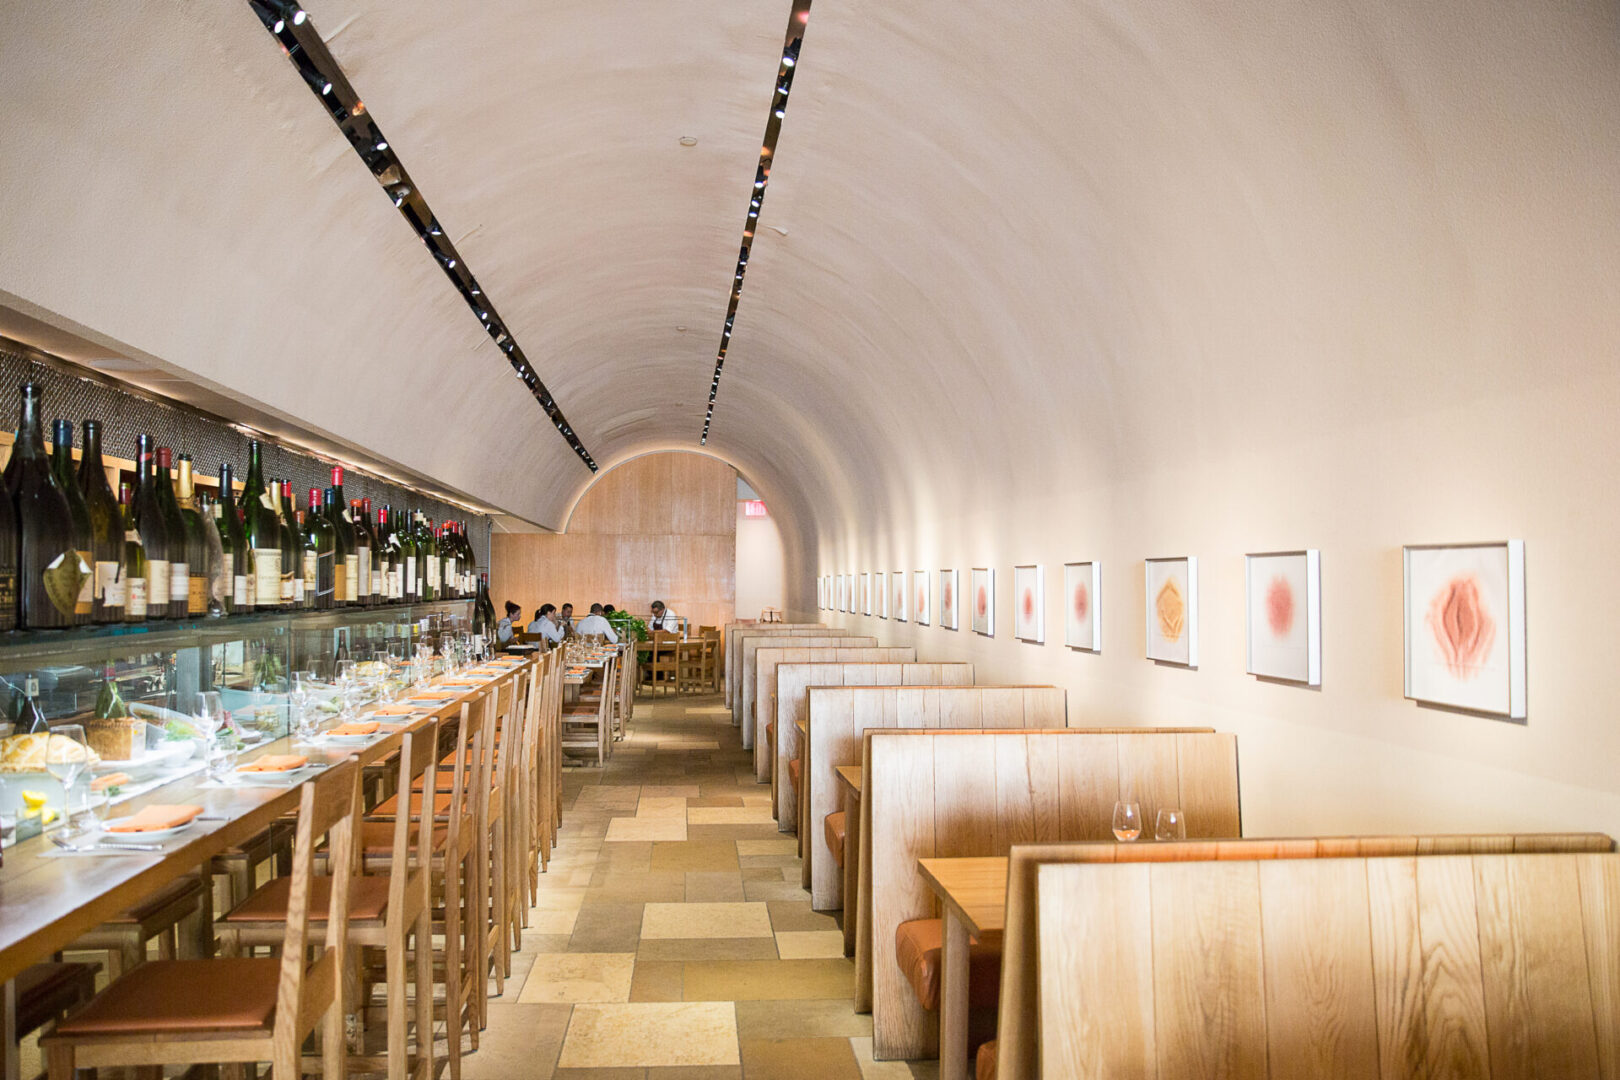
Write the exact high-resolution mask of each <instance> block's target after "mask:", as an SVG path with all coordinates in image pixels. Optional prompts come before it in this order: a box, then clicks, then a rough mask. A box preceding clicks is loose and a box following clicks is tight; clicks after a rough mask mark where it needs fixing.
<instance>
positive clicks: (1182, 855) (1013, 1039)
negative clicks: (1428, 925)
mask: <svg viewBox="0 0 1620 1080" xmlns="http://www.w3.org/2000/svg"><path fill="white" fill-rule="evenodd" d="M1614 846H1615V845H1614V840H1613V839H1612V838H1610V837H1608V836H1604V835H1603V834H1601V833H1526V834H1519V835H1494V834H1493V835H1459V836H1351V837H1288V838H1281V839H1245V840H1186V841H1180V842H1170V843H1153V844H1145V843H1135V844H1120V843H1115V842H1114V841H1111V840H1110V841H1106V842H1103V841H1093V842H1086V843H1074V844H1017V845H1014V846H1013V848H1012V850H1011V851H1010V852H1008V855H1007V901H1006V911H1007V916H1006V929H1005V930H1004V932H1003V935H1002V946H1001V994H1000V999H999V1008H998V1021H997V1025H996V1038H995V1041H993V1042H989V1043H986V1044H984V1045H983V1046H981V1047H980V1048H979V1064H978V1068H977V1073H978V1075H979V1077H980V1080H990V1078H991V1077H1002V1076H1005V1077H1015V1076H1035V1075H1037V1071H1038V1065H1037V1061H1038V1055H1039V1046H1040V1043H1039V1039H1038V1035H1037V1032H1036V1027H1035V1017H1036V1011H1037V1009H1038V1008H1039V1004H1040V994H1039V981H1038V978H1037V971H1036V964H1037V959H1038V958H1037V940H1036V875H1037V873H1038V869H1039V867H1041V866H1046V865H1055V864H1063V863H1116V862H1187V861H1203V860H1211V859H1213V860H1217V861H1222V862H1231V861H1257V860H1275V859H1313V858H1344V857H1357V858H1366V857H1392V856H1398V855H1414V856H1415V855H1423V856H1428V855H1464V854H1491V853H1506V852H1513V853H1516V854H1521V855H1524V854H1546V853H1557V852H1593V853H1602V852H1611V851H1613V850H1614Z"/></svg>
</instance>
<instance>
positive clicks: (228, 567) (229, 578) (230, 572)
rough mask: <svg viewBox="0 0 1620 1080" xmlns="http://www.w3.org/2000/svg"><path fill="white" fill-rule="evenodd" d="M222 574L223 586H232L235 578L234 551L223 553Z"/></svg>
mask: <svg viewBox="0 0 1620 1080" xmlns="http://www.w3.org/2000/svg"><path fill="white" fill-rule="evenodd" d="M224 576H225V587H226V588H227V589H229V588H231V587H232V583H233V581H234V580H235V578H236V555H235V553H234V552H230V551H227V552H226V553H225V575H224Z"/></svg>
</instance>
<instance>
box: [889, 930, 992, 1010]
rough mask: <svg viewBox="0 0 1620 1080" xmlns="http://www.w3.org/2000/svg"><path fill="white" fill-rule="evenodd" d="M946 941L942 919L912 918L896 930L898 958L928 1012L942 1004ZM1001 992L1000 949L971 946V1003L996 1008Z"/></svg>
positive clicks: (969, 961)
mask: <svg viewBox="0 0 1620 1080" xmlns="http://www.w3.org/2000/svg"><path fill="white" fill-rule="evenodd" d="M944 944H945V922H944V920H943V919H912V920H911V921H910V922H903V923H901V924H900V925H899V926H898V927H896V928H895V931H894V950H895V961H896V962H897V963H898V964H899V965H900V970H901V971H902V972H903V973H904V974H905V976H906V980H907V981H908V982H910V983H911V990H912V992H913V993H915V994H916V995H917V1001H918V1002H919V1003H921V1005H922V1007H923V1008H925V1009H927V1010H928V1011H929V1012H934V1011H936V1010H938V1008H939V970H940V953H941V951H942V950H943V948H944ZM1000 996H1001V949H1000V948H999V947H996V948H991V947H987V946H983V945H969V947H968V1005H969V1006H970V1007H972V1008H975V1009H980V1008H995V1007H996V1004H997V1002H998V999H999V998H1000Z"/></svg>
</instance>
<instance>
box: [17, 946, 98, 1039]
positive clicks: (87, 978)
mask: <svg viewBox="0 0 1620 1080" xmlns="http://www.w3.org/2000/svg"><path fill="white" fill-rule="evenodd" d="M96 970H97V965H95V964H34V965H33V966H32V967H27V968H24V969H23V970H22V973H21V974H19V975H18V976H17V985H16V991H17V1017H16V1019H17V1035H18V1037H21V1036H24V1035H27V1034H28V1033H29V1032H31V1031H33V1030H35V1029H36V1028H41V1027H44V1026H45V1025H46V1024H47V1023H49V1022H50V1021H52V1020H54V1019H56V1018H57V1017H58V1016H60V1015H61V1014H62V1013H65V1012H67V1011H68V1010H69V1009H71V1008H72V1007H73V1006H74V1005H76V1004H78V1003H79V1002H80V1001H89V1000H90V999H91V998H93V997H95V995H96Z"/></svg>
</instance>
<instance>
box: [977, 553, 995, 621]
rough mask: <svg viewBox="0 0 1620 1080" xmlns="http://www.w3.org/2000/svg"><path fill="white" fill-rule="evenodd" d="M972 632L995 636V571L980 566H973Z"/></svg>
mask: <svg viewBox="0 0 1620 1080" xmlns="http://www.w3.org/2000/svg"><path fill="white" fill-rule="evenodd" d="M972 573H973V578H972V581H973V632H974V633H975V634H983V635H984V636H985V637H995V636H996V572H995V571H994V570H990V569H987V568H985V567H982V566H976V567H974V568H973V571H972Z"/></svg>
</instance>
